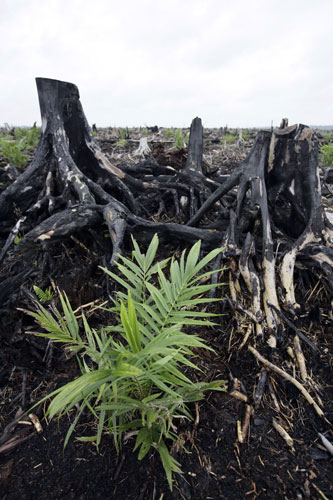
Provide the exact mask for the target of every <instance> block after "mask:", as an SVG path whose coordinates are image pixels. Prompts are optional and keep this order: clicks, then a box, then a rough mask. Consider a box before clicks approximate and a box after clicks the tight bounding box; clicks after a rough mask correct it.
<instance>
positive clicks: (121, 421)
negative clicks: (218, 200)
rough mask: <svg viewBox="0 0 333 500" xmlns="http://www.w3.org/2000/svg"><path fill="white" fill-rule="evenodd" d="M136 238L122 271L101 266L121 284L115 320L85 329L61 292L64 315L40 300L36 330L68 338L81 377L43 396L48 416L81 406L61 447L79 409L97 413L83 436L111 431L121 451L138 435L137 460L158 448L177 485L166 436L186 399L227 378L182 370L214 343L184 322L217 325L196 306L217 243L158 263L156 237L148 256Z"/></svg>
mask: <svg viewBox="0 0 333 500" xmlns="http://www.w3.org/2000/svg"><path fill="white" fill-rule="evenodd" d="M133 244H134V251H133V254H132V259H128V258H126V257H123V256H120V257H119V262H118V263H117V267H118V273H114V272H111V271H109V270H108V269H104V271H105V272H106V273H107V274H108V275H109V276H110V277H111V278H112V279H113V280H115V281H116V282H118V284H120V285H121V287H123V288H124V291H120V292H118V294H117V298H116V300H115V303H114V306H113V307H112V308H110V309H108V310H109V311H111V312H112V313H114V315H115V317H116V324H115V326H109V327H106V328H101V329H100V330H98V331H96V330H95V329H93V328H91V327H90V326H89V324H88V321H87V319H86V318H85V316H83V317H82V328H80V325H79V323H78V321H77V319H76V317H75V314H74V312H73V310H72V308H71V305H70V303H69V300H68V298H67V297H66V295H63V294H60V301H61V306H62V310H63V314H61V313H60V312H59V311H56V312H55V315H54V314H51V312H49V311H48V310H47V309H46V308H45V307H43V306H42V305H39V310H38V312H30V314H31V315H32V316H33V317H34V318H35V319H36V320H37V322H38V323H39V324H40V325H41V326H42V327H43V328H44V329H45V330H46V331H47V333H40V334H38V335H40V336H43V337H47V338H49V339H52V340H53V341H55V342H62V343H65V344H67V346H68V348H69V349H70V350H71V351H77V353H78V361H79V364H80V368H81V371H82V375H81V376H80V377H78V378H77V379H76V380H73V381H72V382H70V383H68V384H66V385H64V386H63V387H60V388H59V389H57V390H55V391H54V392H52V393H51V394H50V395H49V396H48V397H46V398H44V400H45V399H48V398H50V399H51V403H50V405H49V407H48V410H47V415H48V416H49V417H50V418H53V417H54V416H55V415H58V416H62V415H64V414H66V413H68V412H70V410H71V409H72V408H73V407H74V406H75V405H78V407H79V411H78V414H77V416H76V417H75V419H74V422H73V423H72V425H71V426H70V428H69V430H68V432H67V435H66V439H65V443H64V446H66V444H67V442H68V439H69V437H70V435H71V434H72V432H73V430H74V428H75V426H76V424H77V422H78V419H79V417H80V415H81V414H82V413H83V411H87V410H88V411H90V412H91V413H92V415H93V416H94V417H95V419H96V423H97V424H96V433H95V434H94V435H92V436H85V437H81V438H79V439H81V440H83V441H94V442H96V445H97V446H98V445H99V444H100V441H101V437H102V433H103V432H104V431H105V430H107V431H108V432H109V433H111V434H112V435H113V439H114V444H115V447H116V449H117V450H119V448H120V446H121V444H122V442H123V438H124V436H125V435H128V434H130V435H132V436H135V437H136V440H135V444H134V450H137V449H138V450H139V452H138V458H139V459H142V458H143V457H144V456H145V455H146V454H147V453H148V451H149V450H150V449H152V448H153V449H156V450H157V451H158V453H159V455H160V457H161V461H162V464H163V467H164V469H165V472H166V476H167V480H168V483H169V486H170V488H172V473H173V472H177V473H180V472H181V469H180V464H179V463H178V462H177V461H176V460H175V458H174V457H172V455H171V454H170V452H169V449H168V446H167V441H168V440H171V441H177V439H178V436H177V424H178V422H179V421H180V419H184V418H187V419H190V418H191V414H190V411H189V408H188V406H187V403H190V402H193V401H198V400H200V399H202V398H203V395H204V391H207V390H223V382H222V381H214V382H209V383H207V382H193V381H192V380H191V379H190V378H189V377H188V376H187V375H186V374H185V373H184V369H185V368H190V369H194V370H199V368H198V367H197V366H196V365H195V364H194V363H193V361H192V360H191V358H193V351H192V350H193V348H196V349H197V348H203V349H210V348H209V347H208V346H207V345H206V344H205V343H204V341H203V340H202V339H200V338H199V337H198V336H196V335H195V334H193V333H191V334H190V333H185V332H184V331H183V328H184V326H185V325H192V326H193V325H195V326H198V325H204V326H207V327H208V326H209V325H212V324H213V323H212V322H211V321H210V319H209V318H210V317H211V316H214V315H213V314H211V313H208V312H203V311H201V312H200V311H195V310H194V309H195V308H196V307H197V306H199V305H200V304H206V303H208V302H212V300H214V299H210V298H205V294H206V292H208V291H209V290H210V289H211V288H212V287H213V286H216V285H211V284H204V283H203V282H204V281H207V278H209V276H210V275H211V274H212V273H213V272H216V271H204V268H205V267H206V266H207V264H208V263H209V262H210V261H212V260H213V259H214V258H215V257H216V256H217V254H218V253H219V252H220V249H217V250H213V251H212V252H210V253H209V254H208V255H207V256H206V257H204V258H203V259H202V260H199V253H200V242H197V243H196V244H195V245H194V246H193V247H192V248H191V250H190V251H189V253H188V255H186V253H185V252H183V253H182V255H181V257H180V260H179V262H178V261H177V260H176V259H166V260H163V261H162V262H157V263H155V264H154V261H155V257H156V252H157V248H158V238H157V235H155V236H154V238H153V239H152V241H151V243H150V245H149V248H148V250H147V253H146V254H143V253H141V251H140V248H139V246H138V244H137V243H136V241H133ZM215 300H219V299H215ZM44 400H43V401H44Z"/></svg>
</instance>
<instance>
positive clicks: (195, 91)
mask: <svg viewBox="0 0 333 500" xmlns="http://www.w3.org/2000/svg"><path fill="white" fill-rule="evenodd" d="M332 21H333V0H320V1H318V2H315V1H313V0H276V1H275V0H247V1H243V0H235V1H232V0H200V1H199V0H163V1H159V0H137V1H135V0H116V1H114V0H0V33H1V43H0V126H2V124H3V123H4V122H8V123H10V124H12V125H32V123H33V122H34V121H37V122H38V123H39V122H40V114H39V106H38V99H37V93H36V87H35V77H36V76H42V77H47V78H55V79H58V80H65V81H69V82H72V83H75V84H76V85H77V86H78V88H79V91H80V96H81V102H82V104H83V108H84V110H85V114H86V116H87V119H88V122H89V123H90V124H92V123H96V124H97V126H126V125H127V126H145V125H155V124H156V125H159V126H177V127H185V126H189V124H190V122H191V120H192V118H194V117H195V116H200V117H201V118H202V120H203V124H204V126H206V127H220V126H224V125H226V124H227V125H229V126H241V127H249V126H267V125H270V124H271V121H272V120H273V123H274V124H275V125H277V124H278V123H279V122H280V119H281V118H282V117H284V116H287V117H289V123H291V122H293V123H294V122H295V123H296V122H297V123H299V122H302V123H305V124H316V125H328V124H332V123H333V33H332V31H333V28H332Z"/></svg>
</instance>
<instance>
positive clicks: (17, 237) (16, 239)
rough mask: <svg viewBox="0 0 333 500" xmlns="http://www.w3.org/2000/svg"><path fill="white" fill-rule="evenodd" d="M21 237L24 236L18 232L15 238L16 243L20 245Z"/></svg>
mask: <svg viewBox="0 0 333 500" xmlns="http://www.w3.org/2000/svg"><path fill="white" fill-rule="evenodd" d="M21 239H22V236H20V235H19V234H17V235H16V236H15V238H14V245H18V244H19V243H20V241H21Z"/></svg>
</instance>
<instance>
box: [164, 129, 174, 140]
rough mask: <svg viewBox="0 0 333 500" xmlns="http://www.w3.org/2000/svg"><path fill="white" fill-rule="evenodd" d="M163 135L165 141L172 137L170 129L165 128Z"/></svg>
mask: <svg viewBox="0 0 333 500" xmlns="http://www.w3.org/2000/svg"><path fill="white" fill-rule="evenodd" d="M164 135H165V137H166V138H167V139H171V137H172V136H173V133H172V130H171V129H169V128H166V129H165V130H164Z"/></svg>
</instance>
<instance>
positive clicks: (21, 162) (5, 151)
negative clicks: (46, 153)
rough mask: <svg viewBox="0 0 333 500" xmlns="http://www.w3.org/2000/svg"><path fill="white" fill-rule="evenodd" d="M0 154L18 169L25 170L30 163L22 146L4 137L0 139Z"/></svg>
mask: <svg viewBox="0 0 333 500" xmlns="http://www.w3.org/2000/svg"><path fill="white" fill-rule="evenodd" d="M0 154H1V156H3V157H4V159H5V160H7V161H8V162H9V163H12V164H13V165H15V167H18V168H23V167H24V166H25V165H26V163H27V161H28V157H27V155H26V154H25V153H24V152H23V147H22V144H20V143H16V142H15V141H14V140H9V139H6V138H2V137H1V138H0Z"/></svg>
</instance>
